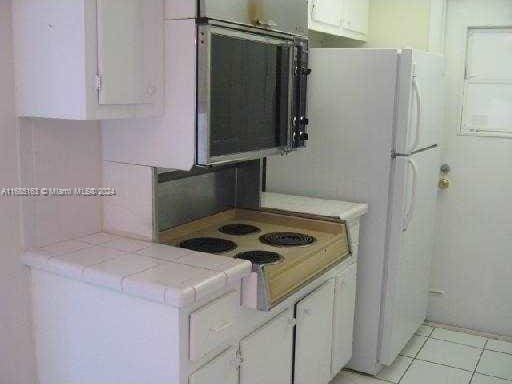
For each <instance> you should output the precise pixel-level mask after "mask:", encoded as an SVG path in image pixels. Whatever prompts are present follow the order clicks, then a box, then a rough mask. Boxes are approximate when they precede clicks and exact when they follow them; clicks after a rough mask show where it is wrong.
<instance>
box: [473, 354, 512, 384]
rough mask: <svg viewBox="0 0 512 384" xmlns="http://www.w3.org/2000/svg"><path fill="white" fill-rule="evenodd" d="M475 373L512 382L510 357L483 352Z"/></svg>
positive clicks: (511, 361) (511, 356) (511, 359)
mask: <svg viewBox="0 0 512 384" xmlns="http://www.w3.org/2000/svg"><path fill="white" fill-rule="evenodd" d="M476 371H477V372H479V373H483V374H485V375H489V376H494V377H500V378H502V379H507V380H512V355H509V354H506V353H501V352H494V351H484V353H483V355H482V358H481V359H480V363H479V364H478V367H477V369H476Z"/></svg>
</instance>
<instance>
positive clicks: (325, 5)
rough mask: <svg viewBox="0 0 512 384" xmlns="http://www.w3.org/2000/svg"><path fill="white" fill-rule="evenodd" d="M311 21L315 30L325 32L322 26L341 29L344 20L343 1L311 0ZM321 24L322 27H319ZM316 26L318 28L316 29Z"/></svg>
mask: <svg viewBox="0 0 512 384" xmlns="http://www.w3.org/2000/svg"><path fill="white" fill-rule="evenodd" d="M310 1H311V21H312V23H311V24H312V25H311V26H310V28H311V29H313V30H317V29H318V30H320V32H323V30H321V29H322V27H321V25H324V26H330V27H336V28H338V27H340V26H341V18H342V0H310ZM318 24H320V25H318ZM315 26H318V28H316V27H315Z"/></svg>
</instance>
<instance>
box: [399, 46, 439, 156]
mask: <svg viewBox="0 0 512 384" xmlns="http://www.w3.org/2000/svg"><path fill="white" fill-rule="evenodd" d="M400 63H401V68H400V84H401V90H400V94H399V95H400V96H399V97H400V99H399V102H400V104H399V107H398V108H399V114H398V121H397V125H398V127H397V129H398V133H397V144H396V151H397V152H399V153H403V154H409V153H413V152H415V151H418V150H421V149H424V148H428V147H430V146H432V145H436V144H437V145H439V144H440V141H441V127H442V126H443V124H444V100H445V97H444V94H445V93H444V85H445V82H444V80H443V77H444V57H443V56H441V55H438V54H434V53H429V52H423V51H417V50H412V49H404V50H403V51H402V54H401V55H400Z"/></svg>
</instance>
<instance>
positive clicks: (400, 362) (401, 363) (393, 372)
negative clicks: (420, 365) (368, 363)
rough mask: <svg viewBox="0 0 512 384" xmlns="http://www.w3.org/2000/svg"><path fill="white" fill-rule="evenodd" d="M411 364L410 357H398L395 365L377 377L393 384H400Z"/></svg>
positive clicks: (385, 369)
mask: <svg viewBox="0 0 512 384" xmlns="http://www.w3.org/2000/svg"><path fill="white" fill-rule="evenodd" d="M411 363H412V359H411V358H410V357H405V356H398V358H397V359H396V360H395V362H394V363H393V365H391V366H389V367H386V368H384V369H383V370H382V371H380V372H379V374H378V375H377V377H378V378H379V379H383V380H387V381H390V382H392V383H398V382H399V381H400V379H401V378H402V376H403V375H404V373H405V371H406V370H407V368H409V365H410V364H411Z"/></svg>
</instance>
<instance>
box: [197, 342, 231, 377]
mask: <svg viewBox="0 0 512 384" xmlns="http://www.w3.org/2000/svg"><path fill="white" fill-rule="evenodd" d="M211 383H222V384H238V361H237V356H236V350H235V348H230V349H228V350H227V351H226V352H224V353H222V354H221V355H220V356H218V357H216V358H215V359H214V360H213V361H211V362H209V363H208V364H206V365H205V366H204V367H202V368H201V369H199V370H198V371H197V372H194V373H193V374H192V375H190V379H189V384H211Z"/></svg>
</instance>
